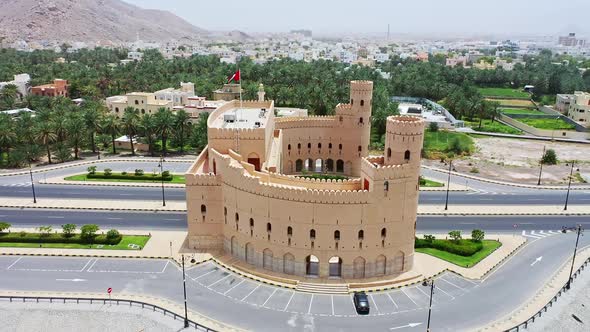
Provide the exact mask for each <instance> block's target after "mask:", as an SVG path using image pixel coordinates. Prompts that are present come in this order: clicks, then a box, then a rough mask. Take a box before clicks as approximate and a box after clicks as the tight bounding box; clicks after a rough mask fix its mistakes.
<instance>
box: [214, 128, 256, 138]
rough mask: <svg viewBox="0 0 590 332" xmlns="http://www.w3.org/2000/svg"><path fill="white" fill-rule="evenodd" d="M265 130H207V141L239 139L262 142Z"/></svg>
mask: <svg viewBox="0 0 590 332" xmlns="http://www.w3.org/2000/svg"><path fill="white" fill-rule="evenodd" d="M265 133H266V131H265V128H209V130H208V131H207V134H208V137H209V139H234V138H236V137H238V136H239V138H240V139H253V140H263V139H264V138H265V135H266V134H265Z"/></svg>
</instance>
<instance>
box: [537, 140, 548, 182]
mask: <svg viewBox="0 0 590 332" xmlns="http://www.w3.org/2000/svg"><path fill="white" fill-rule="evenodd" d="M546 147H547V146H545V145H543V155H542V156H541V169H540V170H539V181H537V186H540V185H541V175H542V174H543V159H544V158H545V148H546Z"/></svg>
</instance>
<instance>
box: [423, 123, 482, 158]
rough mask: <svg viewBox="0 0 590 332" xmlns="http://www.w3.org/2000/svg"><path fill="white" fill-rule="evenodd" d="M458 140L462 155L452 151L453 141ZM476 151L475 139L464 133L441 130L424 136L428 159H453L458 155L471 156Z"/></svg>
mask: <svg viewBox="0 0 590 332" xmlns="http://www.w3.org/2000/svg"><path fill="white" fill-rule="evenodd" d="M455 140H458V143H459V144H460V145H461V150H462V152H461V153H458V151H455V150H453V149H452V145H453V141H455ZM473 150H474V144H473V139H472V138H471V137H469V135H467V134H464V133H457V132H454V131H446V130H439V131H436V132H431V131H426V132H425V135H424V156H425V157H426V158H428V159H440V158H443V157H449V158H453V157H455V156H457V155H469V154H471V153H472V152H473Z"/></svg>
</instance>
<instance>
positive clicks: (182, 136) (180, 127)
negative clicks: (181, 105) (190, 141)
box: [174, 110, 190, 153]
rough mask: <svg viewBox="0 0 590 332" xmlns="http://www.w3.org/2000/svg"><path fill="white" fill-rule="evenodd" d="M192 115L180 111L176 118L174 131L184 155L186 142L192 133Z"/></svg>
mask: <svg viewBox="0 0 590 332" xmlns="http://www.w3.org/2000/svg"><path fill="white" fill-rule="evenodd" d="M189 119H190V115H189V114H188V113H187V112H186V111H185V110H179V111H177V112H176V114H175V116H174V131H175V132H176V135H177V137H178V141H179V143H180V153H184V142H185V140H186V136H187V134H188V133H189V132H190V122H189Z"/></svg>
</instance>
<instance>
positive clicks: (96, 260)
mask: <svg viewBox="0 0 590 332" xmlns="http://www.w3.org/2000/svg"><path fill="white" fill-rule="evenodd" d="M96 262H98V259H95V260H94V263H92V265H90V267H88V270H86V272H91V271H90V270H92V268H93V267H94V264H96Z"/></svg>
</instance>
